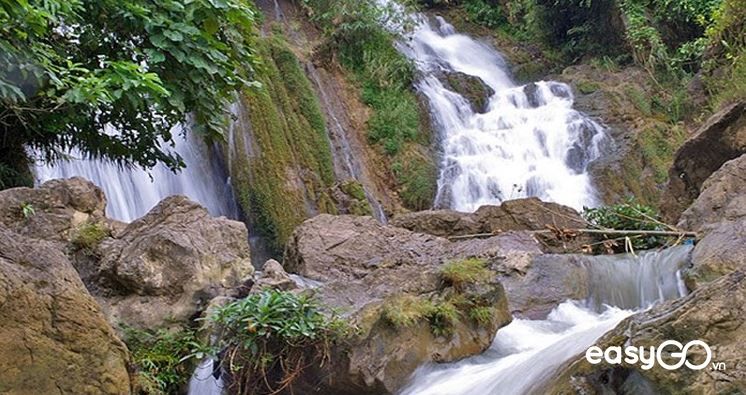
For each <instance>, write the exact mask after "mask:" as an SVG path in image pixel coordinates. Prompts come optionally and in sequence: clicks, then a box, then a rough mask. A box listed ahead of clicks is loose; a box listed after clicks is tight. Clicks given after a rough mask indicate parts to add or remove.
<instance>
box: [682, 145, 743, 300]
mask: <svg viewBox="0 0 746 395" xmlns="http://www.w3.org/2000/svg"><path fill="white" fill-rule="evenodd" d="M678 227H679V228H682V229H691V230H695V231H699V232H700V233H701V234H702V236H701V240H699V242H698V243H697V246H696V247H695V249H694V252H693V256H692V267H691V268H689V269H688V270H687V271H686V273H685V280H686V283H687V286H688V287H689V289H694V288H697V287H699V286H700V285H702V284H704V283H707V282H709V281H713V280H715V279H717V278H719V277H720V276H723V275H726V274H728V273H730V272H732V271H733V270H736V269H738V268H743V267H744V264H746V242H744V241H746V155H741V156H740V157H738V158H736V159H733V160H730V161H728V162H726V163H725V164H723V166H722V167H720V169H718V170H717V171H716V172H714V173H713V174H712V175H711V176H710V178H708V179H707V180H706V181H705V182H704V183H703V184H702V188H701V192H700V194H699V196H698V197H697V199H696V200H695V201H694V203H692V205H691V206H689V208H688V209H687V210H686V211H684V213H683V214H682V215H681V220H680V221H679V223H678Z"/></svg>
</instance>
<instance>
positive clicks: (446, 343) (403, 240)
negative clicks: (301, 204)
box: [284, 215, 538, 394]
mask: <svg viewBox="0 0 746 395" xmlns="http://www.w3.org/2000/svg"><path fill="white" fill-rule="evenodd" d="M518 248H525V249H528V250H530V251H534V252H536V251H538V248H537V247H536V241H535V240H533V239H532V238H531V237H530V235H525V234H510V235H504V236H501V237H494V238H491V239H487V240H470V241H466V242H461V243H452V242H449V241H448V240H446V239H443V238H440V237H436V236H432V235H426V234H422V233H414V232H411V231H408V230H405V229H402V228H396V227H393V226H386V225H381V224H379V223H378V222H376V221H375V220H374V219H372V218H370V217H354V216H330V215H319V216H317V217H314V218H312V219H310V220H308V221H306V222H305V223H304V224H302V225H301V226H300V227H299V228H298V229H296V231H295V233H294V234H293V237H292V238H291V241H290V243H289V244H288V248H287V249H286V252H285V262H284V266H285V268H286V269H287V270H288V271H289V272H294V273H298V274H301V275H303V276H306V277H309V278H311V279H313V280H319V281H322V282H324V284H323V285H322V286H320V287H319V288H316V289H314V293H315V294H316V296H317V297H318V298H319V299H320V300H321V301H322V302H323V303H324V304H326V305H328V306H330V307H331V308H338V309H340V310H341V311H342V313H343V314H344V315H345V317H347V319H348V320H349V321H350V322H352V323H354V324H355V325H356V326H358V327H359V328H360V332H359V333H358V335H357V336H356V337H355V338H354V339H353V340H351V342H350V344H348V345H346V346H343V347H342V348H341V349H338V350H335V351H334V358H332V361H333V366H330V367H327V370H325V371H324V372H321V373H318V374H319V375H320V377H327V378H328V381H329V383H325V384H323V385H326V386H327V387H326V388H325V390H324V391H323V392H324V393H338V394H368V393H370V394H383V393H394V392H395V391H396V390H397V389H399V388H400V387H401V385H403V384H404V383H405V381H406V379H407V378H408V377H409V375H410V374H411V373H412V372H413V371H414V370H415V369H416V368H417V366H419V365H420V364H422V363H425V362H428V361H453V360H457V359H460V358H463V357H466V356H469V355H474V354H477V353H479V352H482V351H484V350H485V349H486V348H487V347H489V345H490V344H491V342H492V339H493V338H494V336H495V333H496V332H497V330H498V328H500V327H502V326H503V325H506V324H507V323H508V322H510V319H511V318H510V313H509V311H508V306H507V299H506V296H505V291H504V290H503V287H502V285H501V284H500V283H499V282H498V281H497V279H496V278H493V279H492V280H490V282H489V283H486V284H482V285H481V286H475V287H469V288H468V289H465V290H464V292H465V297H468V298H476V299H479V300H483V301H486V305H488V306H491V310H492V311H491V312H492V317H493V319H492V321H491V322H490V323H489V324H477V323H476V322H474V321H472V320H470V319H469V318H468V316H467V312H466V311H462V312H461V313H460V314H461V318H460V319H459V320H458V322H457V323H456V325H455V326H454V328H453V334H452V335H442V336H436V335H434V334H433V333H432V331H431V328H430V325H429V324H428V322H427V321H426V320H425V321H422V322H419V323H417V324H416V325H413V326H411V327H405V328H396V327H393V326H392V324H391V323H390V322H388V321H386V319H385V318H383V316H382V310H383V309H384V308H385V306H386V304H387V303H389V301H390V300H392V299H391V298H396V297H401V296H402V295H410V296H413V297H416V298H422V299H426V300H432V299H437V298H442V297H446V296H445V295H447V293H448V292H452V291H448V290H447V289H451V288H450V287H445V288H444V284H443V283H442V282H441V277H440V270H441V268H442V266H443V264H444V263H446V262H448V261H450V260H453V259H460V258H467V257H479V258H482V259H484V260H485V261H486V262H487V264H488V265H489V266H490V267H491V268H493V269H495V267H496V265H497V262H501V261H502V260H503V259H504V257H505V255H506V253H507V251H508V250H511V251H512V250H515V249H518Z"/></svg>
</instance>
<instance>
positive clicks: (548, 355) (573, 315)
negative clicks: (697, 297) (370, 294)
mask: <svg viewBox="0 0 746 395" xmlns="http://www.w3.org/2000/svg"><path fill="white" fill-rule="evenodd" d="M691 249H692V247H691V246H679V247H673V248H669V249H666V250H663V251H660V252H644V253H642V254H641V255H640V256H639V257H637V258H635V257H633V256H631V255H620V256H603V257H588V259H587V262H586V265H587V268H588V270H589V272H590V276H589V286H590V289H591V291H590V296H589V298H588V300H585V301H572V300H570V301H566V302H564V303H562V304H560V305H559V306H557V307H556V308H555V309H554V310H553V311H552V312H551V313H550V314H549V315H548V316H547V318H546V319H544V320H525V319H514V320H513V322H511V323H510V324H509V325H507V326H506V327H504V328H501V329H500V330H499V331H498V332H497V336H496V337H495V340H494V341H493V343H492V346H491V347H490V348H489V349H488V350H487V351H486V352H484V353H483V354H481V355H478V356H475V357H471V358H467V359H464V360H462V361H459V362H456V363H449V364H440V365H439V364H427V365H424V366H422V367H420V368H419V369H418V370H417V371H416V372H415V373H414V375H413V377H412V379H411V382H410V384H409V386H407V387H406V388H405V389H404V390H403V391H402V395H414V394H417V395H458V394H464V395H466V394H501V395H513V394H515V395H520V394H531V393H541V390H542V386H543V385H545V384H546V382H547V380H548V379H551V378H552V377H553V375H554V374H555V373H556V371H557V370H558V369H559V368H560V367H562V365H563V364H564V363H565V362H566V361H568V360H570V359H572V358H573V357H575V356H577V355H579V354H581V353H583V352H584V351H585V350H586V349H587V348H588V347H589V346H591V345H592V344H593V343H594V342H595V341H596V340H597V339H598V338H600V337H601V336H602V335H603V334H604V333H606V332H608V331H609V330H611V329H613V328H614V327H615V326H616V325H617V324H618V323H619V322H620V321H621V320H623V319H624V318H626V317H629V316H630V315H632V314H634V313H635V312H636V311H639V310H641V309H644V308H647V307H649V306H650V305H651V304H652V303H655V302H658V301H662V300H667V299H673V298H676V297H680V296H684V294H685V288H684V286H683V284H682V283H681V281H680V279H679V276H678V271H679V269H680V268H681V267H683V266H684V265H685V264H686V263H687V262H688V259H689V254H690V252H691Z"/></svg>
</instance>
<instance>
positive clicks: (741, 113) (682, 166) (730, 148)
mask: <svg viewBox="0 0 746 395" xmlns="http://www.w3.org/2000/svg"><path fill="white" fill-rule="evenodd" d="M743 154H746V103H743V102H742V103H735V104H732V105H730V106H728V107H726V108H724V109H722V110H720V111H718V112H717V113H715V114H714V115H713V116H712V117H710V119H709V120H708V121H707V122H706V123H705V124H704V125H703V126H702V127H701V128H700V129H699V130H698V131H697V133H696V134H695V135H694V136H693V137H692V138H690V139H689V140H687V141H686V142H685V143H684V144H683V145H682V146H681V148H679V150H678V151H677V152H676V155H675V157H674V163H673V166H672V167H671V169H670V170H669V173H668V174H669V182H668V186H667V189H666V192H665V193H664V194H663V196H662V199H661V202H662V203H661V212H662V214H663V215H664V219H666V220H667V221H668V222H676V220H677V219H678V218H679V216H680V215H681V213H682V212H683V211H684V210H685V209H686V208H687V207H688V206H689V205H690V204H691V203H692V202H693V201H694V200H695V199H696V198H697V196H699V194H700V191H701V189H702V187H703V183H704V182H705V180H707V179H708V178H709V177H710V175H711V174H713V173H714V172H715V171H716V170H717V169H719V168H720V166H722V165H723V164H724V163H725V162H727V161H729V160H731V159H734V158H737V157H739V156H741V155H743Z"/></svg>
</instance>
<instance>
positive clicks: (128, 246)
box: [96, 196, 254, 328]
mask: <svg viewBox="0 0 746 395" xmlns="http://www.w3.org/2000/svg"><path fill="white" fill-rule="evenodd" d="M98 252H99V253H100V255H101V257H102V258H101V261H100V267H99V268H98V273H97V275H96V277H97V279H98V284H96V285H97V292H96V296H97V298H98V299H99V301H100V302H101V303H102V305H103V307H104V311H105V312H106V314H107V316H109V319H110V321H111V322H112V323H115V324H116V323H119V322H123V323H126V324H128V325H131V326H138V327H148V328H154V327H159V326H162V325H164V324H166V323H170V322H171V323H172V322H183V321H185V320H187V319H189V318H190V317H192V316H193V315H194V314H195V313H196V312H198V311H199V310H201V309H202V308H204V307H205V306H206V305H207V303H208V302H209V301H210V300H211V299H212V298H214V297H216V296H218V295H220V294H222V293H225V292H226V291H227V290H230V289H232V288H235V287H240V286H241V285H242V283H243V282H244V281H246V280H249V279H250V278H251V275H252V274H253V272H254V269H253V266H252V265H251V261H250V258H249V244H248V234H247V231H246V227H245V226H244V224H242V223H240V222H237V221H231V220H228V219H226V218H222V217H221V218H213V217H211V216H210V215H209V213H208V212H207V210H206V209H205V208H203V207H202V206H200V205H198V204H197V203H194V202H192V201H190V200H188V199H187V198H186V197H184V196H172V197H168V198H166V199H164V200H163V201H161V202H160V203H159V204H158V205H156V206H155V207H154V208H153V209H152V210H151V211H150V212H148V214H146V215H145V216H144V217H142V218H139V219H137V220H135V221H133V222H132V223H130V224H129V225H127V227H126V228H125V229H124V230H123V231H121V232H120V233H118V234H115V235H114V237H112V238H109V239H106V240H104V241H103V242H102V243H101V245H100V247H99V248H98ZM164 312H168V314H164Z"/></svg>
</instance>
